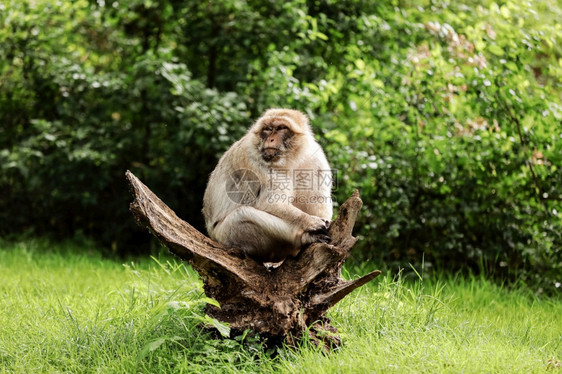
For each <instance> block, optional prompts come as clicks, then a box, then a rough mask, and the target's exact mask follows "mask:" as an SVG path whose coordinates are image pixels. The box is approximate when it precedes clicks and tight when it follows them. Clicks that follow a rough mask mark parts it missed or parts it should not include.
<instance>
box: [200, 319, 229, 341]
mask: <svg viewBox="0 0 562 374" xmlns="http://www.w3.org/2000/svg"><path fill="white" fill-rule="evenodd" d="M201 320H202V321H203V322H204V323H206V324H209V325H211V326H213V327H214V328H215V329H217V330H218V332H219V333H220V334H221V335H222V336H223V337H225V338H228V337H230V326H229V324H228V323H226V322H221V321H219V320H217V319H216V318H212V317H210V316H208V315H207V314H205V317H204V318H201Z"/></svg>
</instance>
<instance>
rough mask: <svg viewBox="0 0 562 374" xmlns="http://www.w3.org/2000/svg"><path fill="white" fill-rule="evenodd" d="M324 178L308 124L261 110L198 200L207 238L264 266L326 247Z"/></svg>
mask: <svg viewBox="0 0 562 374" xmlns="http://www.w3.org/2000/svg"><path fill="white" fill-rule="evenodd" d="M331 188H332V172H331V169H330V165H329V164H328V161H327V159H326V156H325V154H324V151H323V150H322V148H321V146H320V145H319V144H318V143H317V142H316V140H315V139H314V134H313V132H312V128H311V126H310V124H309V121H308V117H307V116H306V115H305V114H304V113H302V112H300V111H298V110H293V109H269V110H267V111H266V112H265V113H264V114H263V115H262V116H261V117H260V118H259V119H258V120H257V121H256V122H255V123H254V124H253V125H251V126H250V128H249V129H248V131H247V133H246V134H245V135H244V136H243V137H242V138H241V139H240V140H238V141H237V142H235V143H234V144H233V145H232V146H231V147H230V148H229V149H228V150H227V151H226V152H225V153H224V154H223V155H222V157H221V158H220V160H219V162H218V164H217V166H216V168H215V169H214V171H213V172H212V173H211V175H210V177H209V180H208V183H207V188H206V190H205V194H204V196H203V216H204V218H205V225H206V228H207V232H208V234H209V236H210V237H211V238H212V239H213V240H216V241H218V242H219V243H221V244H224V245H226V246H230V247H236V248H240V249H242V250H243V251H244V252H245V253H246V254H247V255H249V256H250V257H252V258H254V259H256V260H258V261H261V262H264V263H268V262H271V263H279V262H282V261H284V260H285V259H286V258H287V257H288V256H293V257H294V256H296V255H297V254H298V253H299V252H300V251H301V250H302V249H303V248H304V247H306V246H308V245H310V244H312V243H316V242H322V243H328V242H329V241H330V237H329V234H328V227H329V224H330V220H331V219H332V214H333V206H332V199H331Z"/></svg>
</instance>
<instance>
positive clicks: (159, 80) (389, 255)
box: [0, 0, 562, 290]
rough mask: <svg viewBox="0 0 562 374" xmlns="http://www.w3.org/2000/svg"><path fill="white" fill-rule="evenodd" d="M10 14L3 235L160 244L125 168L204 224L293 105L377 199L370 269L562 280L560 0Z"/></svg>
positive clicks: (2, 136) (55, 8) (82, 3)
mask: <svg viewBox="0 0 562 374" xmlns="http://www.w3.org/2000/svg"><path fill="white" fill-rule="evenodd" d="M0 7H1V9H0V10H1V11H0V20H1V22H0V25H1V26H0V87H1V88H0V120H1V121H2V123H3V126H2V128H0V165H1V167H2V173H1V174H0V192H1V193H2V196H3V199H1V200H0V222H1V225H0V227H2V229H1V230H2V233H3V234H7V233H11V232H22V231H26V230H32V231H33V232H35V233H38V234H40V233H45V232H51V233H57V234H59V235H61V236H68V235H73V234H75V233H76V232H82V233H83V234H85V235H86V236H92V237H95V238H97V239H99V240H100V241H101V242H102V243H105V244H106V246H107V247H108V248H113V249H114V250H117V251H119V252H125V251H130V250H131V247H132V246H134V245H138V244H140V243H146V242H147V236H145V235H140V236H139V231H136V230H135V229H134V227H133V226H134V224H133V222H132V219H131V218H130V215H129V213H128V212H127V205H128V201H129V200H130V197H129V195H128V193H127V191H126V189H125V186H124V181H123V179H124V178H123V173H124V171H125V170H126V169H132V171H133V172H134V173H136V174H137V175H139V176H140V177H141V178H142V179H143V181H145V182H146V183H147V184H148V185H149V186H150V187H151V188H153V189H154V191H155V192H156V193H158V194H159V195H160V196H161V197H162V198H163V199H164V200H165V201H166V202H168V203H169V204H170V206H171V207H172V208H174V209H175V210H177V211H178V213H179V214H180V215H181V216H182V217H184V218H186V219H188V220H189V221H190V222H193V223H194V224H196V226H197V227H200V228H201V227H202V222H201V215H200V213H199V211H200V205H201V195H202V192H203V190H204V187H205V183H206V180H207V175H208V173H209V172H210V171H211V170H212V169H213V167H214V165H215V163H216V160H217V158H218V156H220V154H221V153H222V151H223V150H225V149H226V148H227V147H228V146H229V145H230V144H231V143H232V142H233V141H234V140H235V139H237V138H238V137H239V136H240V135H241V134H243V132H244V129H245V128H246V127H247V126H248V125H249V124H250V122H251V120H252V118H256V117H257V116H258V115H259V114H260V113H261V112H262V111H263V110H264V109H266V108H267V107H271V106H289V107H295V108H297V109H301V110H304V111H306V112H307V113H308V114H309V116H310V117H311V120H312V123H313V126H314V127H315V129H316V132H317V134H318V137H319V140H320V141H321V143H322V144H323V145H324V147H325V149H326V151H327V153H328V156H329V159H330V160H331V163H332V166H333V167H334V168H335V169H337V170H338V177H339V180H338V188H337V189H336V190H335V192H334V193H335V195H336V198H337V201H339V202H343V201H344V200H345V198H346V197H347V196H348V195H349V193H350V192H351V191H352V190H353V189H354V188H358V189H359V190H360V192H361V194H362V197H363V200H364V202H365V209H364V211H363V213H362V215H361V217H360V222H359V223H360V225H359V226H358V234H359V235H360V236H361V237H362V238H363V240H362V241H361V242H360V243H361V244H360V245H361V249H362V250H361V253H362V256H361V258H362V259H373V260H376V261H378V262H381V263H385V264H388V265H389V266H391V267H399V266H404V265H405V264H407V263H408V262H411V263H421V262H422V261H424V263H425V266H426V267H430V266H439V267H448V268H450V269H460V268H472V269H474V270H483V271H485V272H487V273H489V274H495V275H498V276H500V277H508V278H512V279H513V278H515V277H518V278H519V279H522V280H524V281H526V282H527V283H529V284H531V283H536V284H537V285H538V286H537V287H543V288H545V289H548V290H555V289H557V287H556V284H558V285H559V284H560V282H561V279H560V273H561V270H562V249H561V248H562V240H561V235H562V220H561V219H560V214H561V213H560V212H562V204H561V201H562V194H561V192H560V189H559V188H558V187H557V186H559V185H560V184H561V182H562V171H561V170H560V167H561V165H562V160H561V158H562V152H561V141H562V134H561V133H560V121H561V120H562V105H561V100H560V99H561V97H562V91H561V83H560V82H561V77H562V50H561V48H560V45H562V43H561V39H562V29H561V28H560V26H559V25H558V24H557V20H558V19H560V17H561V16H562V11H561V8H560V6H559V5H558V4H557V3H556V2H554V1H552V0H542V1H536V2H532V3H529V2H523V1H520V0H508V1H505V2H501V3H496V2H493V1H491V0H479V1H472V2H466V3H465V4H457V3H452V2H449V1H446V0H438V1H423V0H411V1H392V2H387V3H374V2H370V1H362V0H346V1H338V2H332V1H328V0H320V1H305V0H292V1H285V2H269V1H267V2H266V1H251V2H246V1H241V0H228V1H222V2H218V3H216V2H215V3H204V2H203V3H201V2H194V1H187V0H184V1H181V0H180V1H177V0H174V1H171V0H170V1H159V2H145V1H140V0H127V1H119V2H112V3H110V2H107V3H106V2H104V1H100V0H98V1H86V0H79V1H75V2H66V3H64V4H62V3H60V4H54V3H52V2H50V1H47V0H40V1H33V2H29V1H23V2H22V1H15V0H11V1H8V2H5V3H4V4H3V5H0ZM20 212H21V213H20Z"/></svg>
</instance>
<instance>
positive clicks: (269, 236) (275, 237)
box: [214, 206, 299, 262]
mask: <svg viewBox="0 0 562 374" xmlns="http://www.w3.org/2000/svg"><path fill="white" fill-rule="evenodd" d="M214 233H215V237H216V240H217V241H219V242H221V243H223V244H226V245H229V246H233V247H238V248H240V249H243V250H244V251H245V252H246V253H248V254H249V255H250V256H252V257H256V258H258V259H260V260H262V261H272V262H276V261H281V260H283V259H285V257H287V256H288V255H293V256H294V255H296V254H297V253H298V251H299V248H298V246H297V245H296V244H295V243H296V242H297V235H296V232H295V228H294V227H293V226H291V225H290V224H289V223H287V222H286V221H284V220H282V219H281V218H279V217H276V216H274V215H272V214H269V213H267V212H264V211H262V210H258V209H256V208H253V207H250V206H242V207H239V208H237V209H235V210H234V211H232V212H231V213H230V214H229V215H228V216H226V217H225V218H224V219H223V220H222V221H221V222H220V223H219V224H217V226H216V227H215V230H214Z"/></svg>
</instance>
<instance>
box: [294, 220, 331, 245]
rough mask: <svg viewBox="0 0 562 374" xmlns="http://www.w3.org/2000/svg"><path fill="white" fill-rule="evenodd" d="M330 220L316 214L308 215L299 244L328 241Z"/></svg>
mask: <svg viewBox="0 0 562 374" xmlns="http://www.w3.org/2000/svg"><path fill="white" fill-rule="evenodd" d="M329 224H330V222H329V221H327V220H325V219H323V218H320V217H316V216H310V220H309V223H308V225H307V227H306V228H305V229H304V232H303V233H302V235H301V238H300V239H301V246H305V245H308V244H312V243H329V242H330V240H331V238H330V235H329V234H328V227H329Z"/></svg>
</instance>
